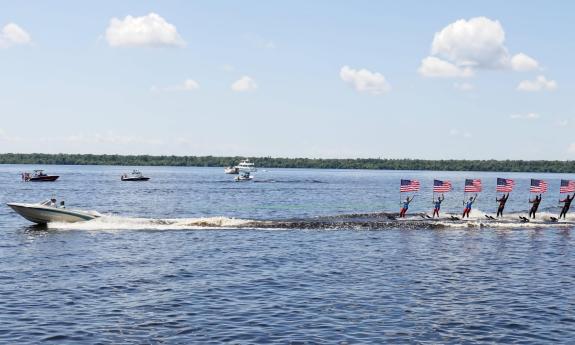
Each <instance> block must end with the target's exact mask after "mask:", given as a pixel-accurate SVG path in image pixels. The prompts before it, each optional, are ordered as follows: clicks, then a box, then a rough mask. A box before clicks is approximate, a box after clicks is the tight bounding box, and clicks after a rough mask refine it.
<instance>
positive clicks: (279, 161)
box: [0, 153, 575, 173]
mask: <svg viewBox="0 0 575 345" xmlns="http://www.w3.org/2000/svg"><path fill="white" fill-rule="evenodd" d="M249 158H250V160H252V161H253V162H254V163H255V164H256V166H257V167H262V168H316V169H373V170H437V171H502V172H503V171H507V172H556V173H572V172H575V161H543V160H540V161H524V160H424V159H380V158H358V159H323V158H317V159H316V158H272V157H249ZM242 159H244V157H215V156H151V155H129V156H124V155H94V154H61V153H60V154H44V153H29V154H23V153H4V154H0V164H37V165H46V164H62V165H124V166H197V167H224V166H229V165H235V164H237V163H239V161H240V160H242Z"/></svg>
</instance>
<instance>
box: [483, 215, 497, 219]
mask: <svg viewBox="0 0 575 345" xmlns="http://www.w3.org/2000/svg"><path fill="white" fill-rule="evenodd" d="M485 218H487V219H490V220H496V219H495V218H494V217H493V216H490V215H488V214H486V215H485Z"/></svg>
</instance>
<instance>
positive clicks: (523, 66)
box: [511, 53, 539, 72]
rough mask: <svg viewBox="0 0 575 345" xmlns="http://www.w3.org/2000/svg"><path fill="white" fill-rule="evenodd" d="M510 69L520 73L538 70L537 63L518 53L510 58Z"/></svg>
mask: <svg viewBox="0 0 575 345" xmlns="http://www.w3.org/2000/svg"><path fill="white" fill-rule="evenodd" d="M511 68H513V70H515V71H520V72H523V71H532V70H535V69H538V68H539V62H537V60H535V59H534V58H532V57H530V56H528V55H526V54H523V53H519V54H515V55H514V56H513V57H512V58H511Z"/></svg>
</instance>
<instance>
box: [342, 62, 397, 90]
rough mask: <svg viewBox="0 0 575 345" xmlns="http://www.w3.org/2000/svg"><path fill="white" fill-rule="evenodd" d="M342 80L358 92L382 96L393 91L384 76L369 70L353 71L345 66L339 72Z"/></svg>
mask: <svg viewBox="0 0 575 345" xmlns="http://www.w3.org/2000/svg"><path fill="white" fill-rule="evenodd" d="M339 77H340V78H341V80H343V81H345V82H346V83H349V84H351V85H352V86H353V88H354V89H355V90H357V91H358V92H367V93H371V94H372V95H382V94H384V93H386V92H389V91H390V90H391V85H389V83H388V82H387V80H386V79H385V77H384V76H383V74H381V73H378V72H371V71H369V70H367V69H364V68H362V69H359V70H357V69H353V68H350V67H349V66H343V67H342V68H341V70H340V71H339Z"/></svg>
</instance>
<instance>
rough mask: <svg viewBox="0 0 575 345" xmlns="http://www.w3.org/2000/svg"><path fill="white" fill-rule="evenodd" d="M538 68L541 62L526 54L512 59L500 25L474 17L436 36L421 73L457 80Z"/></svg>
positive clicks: (422, 64)
mask: <svg viewBox="0 0 575 345" xmlns="http://www.w3.org/2000/svg"><path fill="white" fill-rule="evenodd" d="M432 58H434V60H432ZM537 68H539V62H537V60H535V59H533V58H532V57H530V56H528V55H526V54H524V53H519V54H516V55H514V56H513V57H511V56H510V54H509V51H508V49H507V47H506V46H505V31H504V30H503V27H502V26H501V23H500V22H499V21H497V20H492V19H489V18H486V17H475V18H471V19H469V20H465V19H459V20H457V21H455V22H453V23H451V24H449V25H447V26H446V27H444V28H443V29H441V30H440V31H439V32H436V33H435V35H434V37H433V41H432V43H431V55H430V56H429V57H427V58H425V59H423V60H422V62H421V66H420V67H419V73H420V74H421V75H423V76H425V77H450V78H454V77H468V76H470V75H473V71H475V70H478V69H512V70H515V71H528V70H533V69H537Z"/></svg>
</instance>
